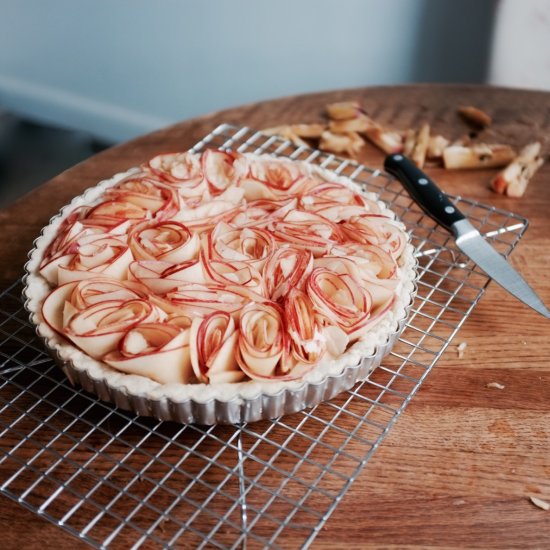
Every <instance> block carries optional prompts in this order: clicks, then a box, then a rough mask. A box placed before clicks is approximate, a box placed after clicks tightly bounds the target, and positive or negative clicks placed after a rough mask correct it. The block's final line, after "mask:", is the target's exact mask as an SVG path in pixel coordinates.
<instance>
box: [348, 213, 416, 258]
mask: <svg viewBox="0 0 550 550" xmlns="http://www.w3.org/2000/svg"><path fill="white" fill-rule="evenodd" d="M342 229H343V231H344V233H345V234H346V235H347V237H348V238H349V239H350V240H351V241H354V242H358V243H365V244H370V245H374V246H378V247H380V248H382V249H383V250H384V251H386V252H388V253H390V254H391V255H392V257H393V258H394V259H397V258H399V256H401V253H402V252H403V249H404V248H405V244H406V243H407V238H406V236H405V233H404V231H403V229H402V227H401V224H399V223H398V222H395V221H394V220H391V219H390V218H388V217H386V216H382V215H371V214H363V215H358V216H353V217H352V218H350V219H348V220H346V221H345V222H344V223H342Z"/></svg>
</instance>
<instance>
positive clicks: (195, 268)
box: [128, 260, 206, 295]
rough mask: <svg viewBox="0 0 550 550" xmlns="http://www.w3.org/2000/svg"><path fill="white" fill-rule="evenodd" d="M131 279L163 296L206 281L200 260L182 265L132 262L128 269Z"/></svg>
mask: <svg viewBox="0 0 550 550" xmlns="http://www.w3.org/2000/svg"><path fill="white" fill-rule="evenodd" d="M128 273H129V278H130V279H131V280H133V281H139V282H140V283H143V284H144V285H145V286H146V287H147V288H148V289H149V290H151V291H152V292H154V293H155V294H159V295H163V294H166V293H167V292H170V291H171V290H174V289H176V288H178V287H180V286H183V285H187V284H203V283H204V282H205V281H206V277H205V274H204V270H203V267H202V264H201V262H200V261H199V260H188V261H187V262H183V263H181V264H171V263H168V262H160V261H148V260H144V261H140V262H132V263H131V264H130V266H129V267H128Z"/></svg>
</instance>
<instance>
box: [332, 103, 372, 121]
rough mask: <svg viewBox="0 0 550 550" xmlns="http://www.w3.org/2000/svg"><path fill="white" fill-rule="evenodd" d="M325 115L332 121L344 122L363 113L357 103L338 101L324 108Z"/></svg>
mask: <svg viewBox="0 0 550 550" xmlns="http://www.w3.org/2000/svg"><path fill="white" fill-rule="evenodd" d="M326 109H327V114H328V116H329V118H330V119H332V120H346V119H349V118H354V117H356V116H357V115H359V114H360V113H362V112H363V110H362V109H361V105H360V104H359V102H358V101H340V102H338V103H330V104H329V105H327V107H326Z"/></svg>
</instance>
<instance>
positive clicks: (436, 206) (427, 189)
mask: <svg viewBox="0 0 550 550" xmlns="http://www.w3.org/2000/svg"><path fill="white" fill-rule="evenodd" d="M384 169H385V170H386V172H389V173H390V174H391V175H392V176H395V177H396V178H397V179H398V180H399V181H400V182H401V183H402V184H403V186H404V187H405V189H406V190H407V191H408V192H409V195H410V196H411V197H412V198H413V199H414V200H415V201H416V202H417V203H418V205H419V206H420V207H421V208H422V210H424V212H426V214H428V216H430V217H432V218H433V219H434V220H435V221H436V222H437V223H439V224H440V225H442V226H443V227H444V228H445V229H447V230H448V231H451V232H452V229H451V226H452V225H453V223H455V222H458V221H460V220H463V219H464V215H463V214H462V212H460V210H458V208H457V207H456V206H455V205H454V204H453V203H452V202H451V201H450V200H449V199H448V198H447V196H446V195H445V194H444V193H443V191H441V189H439V187H438V186H437V185H436V184H435V183H434V182H433V181H432V180H431V179H430V178H429V177H428V176H427V175H426V174H424V172H422V170H420V168H418V167H417V166H416V165H415V164H413V162H412V161H411V160H409V159H408V158H407V157H406V156H405V155H401V154H394V155H388V156H387V157H386V160H385V161H384Z"/></svg>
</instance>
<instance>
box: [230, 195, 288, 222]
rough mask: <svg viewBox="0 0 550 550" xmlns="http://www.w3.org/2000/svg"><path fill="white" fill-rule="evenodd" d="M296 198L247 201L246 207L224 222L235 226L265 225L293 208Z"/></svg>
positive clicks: (278, 218)
mask: <svg viewBox="0 0 550 550" xmlns="http://www.w3.org/2000/svg"><path fill="white" fill-rule="evenodd" d="M297 206H298V199H296V198H292V199H278V200H275V199H257V200H251V201H248V202H247V206H246V209H245V210H243V211H239V212H237V213H236V214H235V215H234V216H231V217H229V218H227V220H226V222H227V223H229V224H231V225H233V226H235V227H266V226H267V225H268V224H269V223H270V222H272V221H274V220H281V219H283V218H284V217H285V216H286V214H287V213H288V212H290V211H291V210H295V209H296V208H297Z"/></svg>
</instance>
